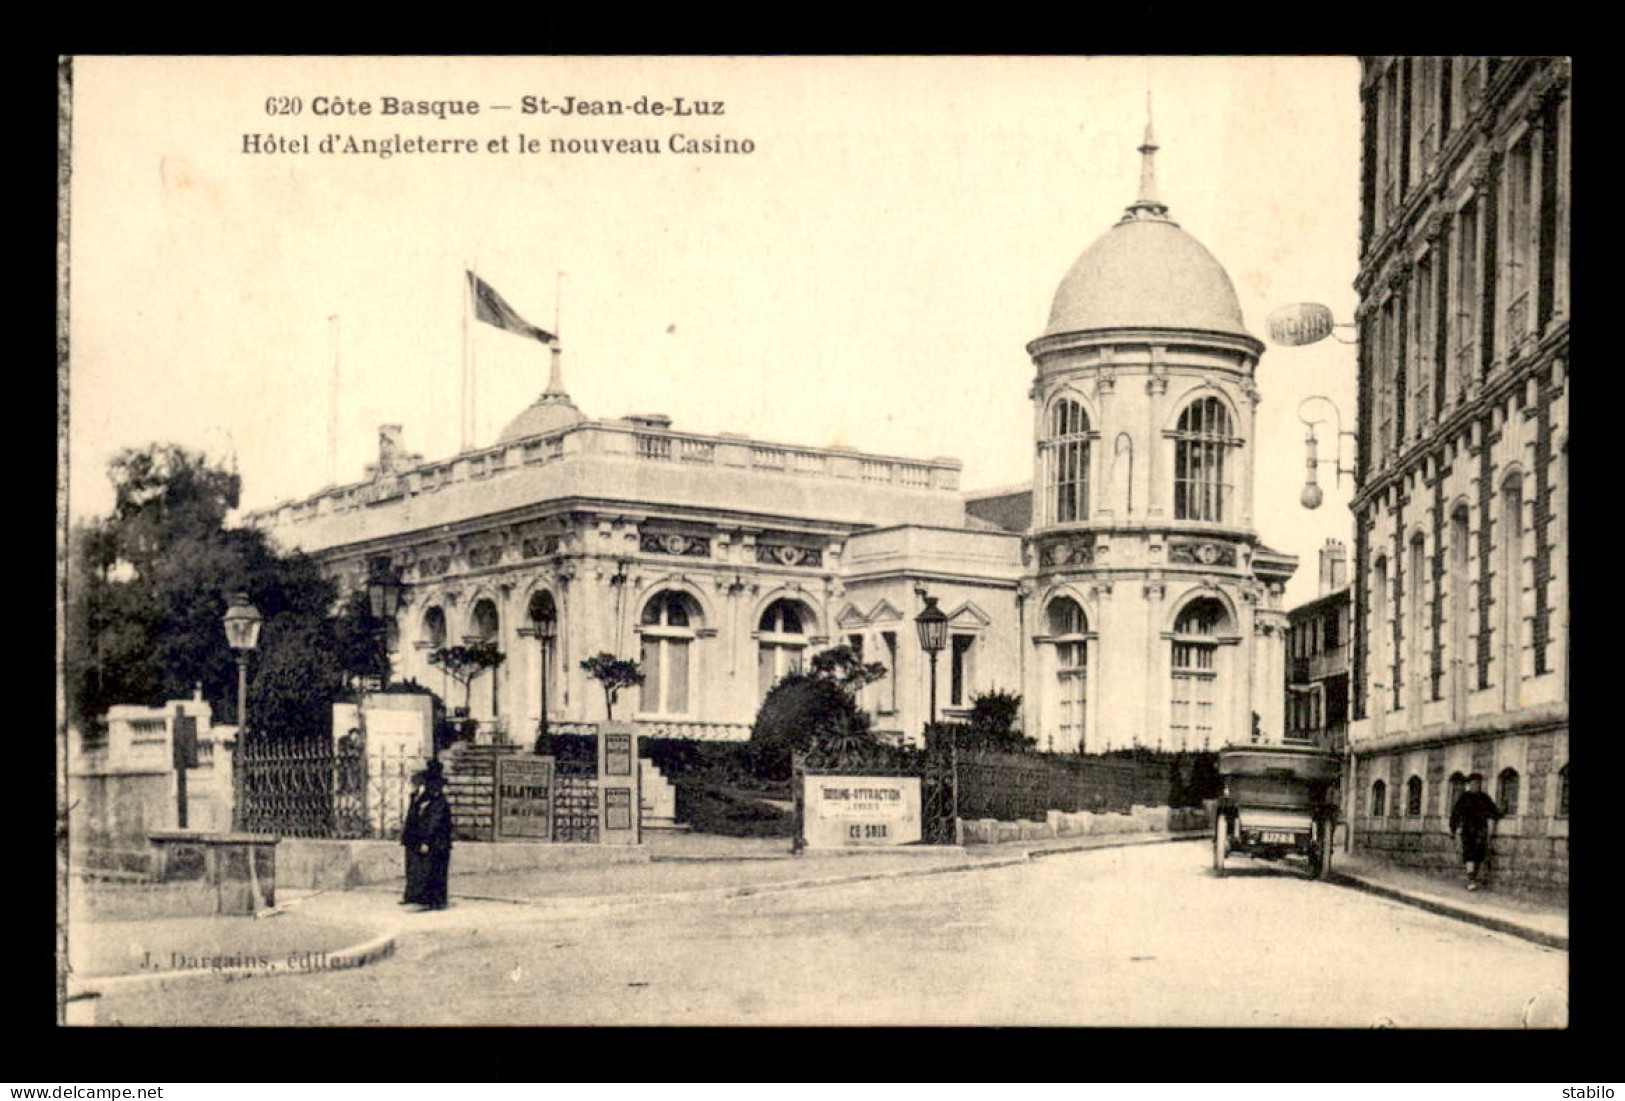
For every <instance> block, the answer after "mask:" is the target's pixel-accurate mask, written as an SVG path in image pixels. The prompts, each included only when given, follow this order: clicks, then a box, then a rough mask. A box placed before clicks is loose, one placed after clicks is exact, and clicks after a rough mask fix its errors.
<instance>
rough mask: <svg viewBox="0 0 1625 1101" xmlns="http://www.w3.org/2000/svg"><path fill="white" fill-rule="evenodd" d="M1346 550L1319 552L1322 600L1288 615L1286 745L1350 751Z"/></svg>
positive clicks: (1333, 546) (1330, 546)
mask: <svg viewBox="0 0 1625 1101" xmlns="http://www.w3.org/2000/svg"><path fill="white" fill-rule="evenodd" d="M1349 593H1350V590H1349V583H1348V547H1347V546H1345V545H1344V544H1343V543H1342V542H1340V541H1339V540H1336V539H1328V540H1327V541H1326V546H1325V547H1324V548H1322V550H1321V552H1320V595H1319V596H1317V597H1316V598H1315V599H1314V600H1311V601H1309V602H1308V603H1306V604H1300V605H1298V606H1297V607H1296V608H1293V609H1291V610H1290V611H1288V612H1287V642H1286V653H1287V685H1286V740H1287V741H1289V742H1296V743H1298V744H1302V745H1314V746H1318V747H1320V748H1321V749H1330V750H1333V751H1335V752H1337V753H1342V752H1344V751H1345V750H1346V749H1347V748H1348V722H1349V655H1350V653H1351V652H1352V651H1353V649H1354V645H1353V639H1352V638H1351V637H1350V631H1349V627H1350V620H1351V615H1350V611H1351V608H1352V603H1351V601H1350V599H1349Z"/></svg>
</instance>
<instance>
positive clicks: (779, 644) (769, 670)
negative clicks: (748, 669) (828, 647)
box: [756, 600, 812, 696]
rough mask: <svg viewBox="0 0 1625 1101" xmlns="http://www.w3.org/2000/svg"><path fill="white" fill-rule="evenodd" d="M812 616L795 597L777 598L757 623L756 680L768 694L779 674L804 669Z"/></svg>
mask: <svg viewBox="0 0 1625 1101" xmlns="http://www.w3.org/2000/svg"><path fill="white" fill-rule="evenodd" d="M811 619H812V616H811V614H810V613H809V612H808V611H807V608H806V606H805V605H803V604H801V603H799V602H797V601H794V600H775V601H774V602H773V603H771V604H769V605H768V606H767V609H766V610H765V611H763V612H762V618H761V621H760V622H759V623H758V624H757V625H756V683H757V687H758V688H759V689H760V691H761V694H762V695H764V696H766V695H767V690H768V689H769V688H772V687H773V685H774V684H775V683H777V682H778V680H779V678H780V677H782V676H784V675H785V674H786V673H795V672H799V671H800V670H801V659H802V657H803V655H804V653H805V651H806V649H807V626H806V625H807V624H808V623H809V622H810V621H811Z"/></svg>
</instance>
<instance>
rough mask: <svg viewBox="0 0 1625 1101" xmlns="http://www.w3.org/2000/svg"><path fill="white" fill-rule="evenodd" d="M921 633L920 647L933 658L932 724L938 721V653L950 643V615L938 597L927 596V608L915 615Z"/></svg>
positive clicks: (915, 621) (917, 628)
mask: <svg viewBox="0 0 1625 1101" xmlns="http://www.w3.org/2000/svg"><path fill="white" fill-rule="evenodd" d="M914 627H915V629H916V630H918V631H919V633H920V649H922V650H924V651H925V652H926V654H927V655H928V656H929V657H930V658H931V725H932V726H935V725H936V722H937V654H939V653H941V651H942V648H943V647H944V646H946V645H947V644H948V616H947V613H945V612H944V611H943V610H942V609H941V608H939V607H937V598H936V597H934V596H927V597H925V610H924V611H923V612H921V613H920V614H919V615H917V616H915V617H914Z"/></svg>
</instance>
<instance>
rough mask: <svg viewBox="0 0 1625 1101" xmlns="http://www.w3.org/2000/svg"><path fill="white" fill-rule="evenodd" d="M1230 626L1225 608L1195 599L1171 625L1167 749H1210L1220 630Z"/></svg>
mask: <svg viewBox="0 0 1625 1101" xmlns="http://www.w3.org/2000/svg"><path fill="white" fill-rule="evenodd" d="M1228 622H1229V613H1228V612H1227V611H1226V609H1225V606H1224V604H1222V603H1221V602H1220V601H1218V600H1215V599H1213V598H1212V597H1209V596H1204V597H1198V598H1197V599H1195V600H1192V601H1191V602H1190V603H1189V604H1187V605H1185V607H1184V608H1183V609H1182V610H1181V611H1180V613H1179V618H1178V619H1176V620H1175V621H1174V639H1173V651H1172V654H1171V655H1170V671H1171V674H1172V683H1171V686H1170V695H1169V712H1168V714H1169V737H1170V742H1171V744H1170V745H1169V746H1168V748H1169V749H1172V750H1175V751H1183V750H1206V749H1210V748H1212V742H1213V721H1214V719H1213V716H1214V711H1215V702H1216V700H1217V699H1218V687H1219V686H1218V679H1219V639H1218V634H1219V629H1220V628H1221V627H1222V626H1224V625H1225V624H1226V623H1228Z"/></svg>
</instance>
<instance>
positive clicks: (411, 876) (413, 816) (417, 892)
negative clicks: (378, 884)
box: [401, 772, 424, 906]
mask: <svg viewBox="0 0 1625 1101" xmlns="http://www.w3.org/2000/svg"><path fill="white" fill-rule="evenodd" d="M423 779H424V774H423V773H421V772H414V773H412V798H411V800H410V801H409V802H408V803H407V804H406V817H405V819H404V820H403V821H402V823H401V848H402V849H403V850H405V853H406V890H405V891H404V892H403V893H402V897H401V905H402V906H406V905H409V904H411V903H421V902H422V901H423V868H424V859H423V854H422V853H420V852H419V851H418V847H419V846H420V845H422V844H423V828H422V823H421V821H420V816H419V812H420V809H421V807H422V804H423Z"/></svg>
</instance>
